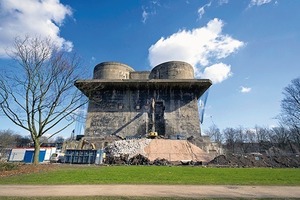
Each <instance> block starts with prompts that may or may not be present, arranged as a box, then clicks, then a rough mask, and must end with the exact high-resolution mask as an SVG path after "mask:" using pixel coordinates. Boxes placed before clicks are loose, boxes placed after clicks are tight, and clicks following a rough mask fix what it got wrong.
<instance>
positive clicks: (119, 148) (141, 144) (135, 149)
mask: <svg viewBox="0 0 300 200" xmlns="http://www.w3.org/2000/svg"><path fill="white" fill-rule="evenodd" d="M150 142H151V139H133V140H118V141H115V142H113V143H112V144H110V145H109V146H108V147H107V148H106V151H107V152H108V154H109V156H111V157H120V156H121V155H124V154H126V155H128V158H129V159H130V158H132V157H133V156H136V155H138V154H141V155H144V156H145V151H144V148H145V147H146V146H147V145H149V143H150Z"/></svg>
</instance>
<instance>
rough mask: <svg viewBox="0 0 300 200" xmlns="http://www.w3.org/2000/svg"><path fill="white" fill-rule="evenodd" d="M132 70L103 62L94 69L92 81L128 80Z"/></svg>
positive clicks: (113, 63) (114, 63)
mask: <svg viewBox="0 0 300 200" xmlns="http://www.w3.org/2000/svg"><path fill="white" fill-rule="evenodd" d="M133 71H134V69H132V68H131V67H129V66H128V65H125V64H123V63H118V62H103V63H100V64H98V65H96V67H95V68H94V79H129V74H130V72H133Z"/></svg>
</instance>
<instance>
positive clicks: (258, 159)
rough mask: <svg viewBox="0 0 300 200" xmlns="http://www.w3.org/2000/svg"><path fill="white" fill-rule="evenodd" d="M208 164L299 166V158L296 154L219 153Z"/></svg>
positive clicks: (226, 165) (225, 165)
mask: <svg viewBox="0 0 300 200" xmlns="http://www.w3.org/2000/svg"><path fill="white" fill-rule="evenodd" d="M207 165H208V166H224V167H278V168H280V167H295V168H298V167H300V158H299V157H296V156H283V155H278V156H266V155H262V154H250V155H235V154H230V155H226V156H225V155H220V156H217V157H215V158H214V159H213V160H212V161H210V162H208V164H207Z"/></svg>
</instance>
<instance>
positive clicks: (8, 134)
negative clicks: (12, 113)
mask: <svg viewBox="0 0 300 200" xmlns="http://www.w3.org/2000/svg"><path fill="white" fill-rule="evenodd" d="M19 137H21V136H20V135H18V134H17V133H15V132H14V131H12V130H9V129H8V130H0V149H1V148H13V147H16V146H17V139H18V138H19Z"/></svg>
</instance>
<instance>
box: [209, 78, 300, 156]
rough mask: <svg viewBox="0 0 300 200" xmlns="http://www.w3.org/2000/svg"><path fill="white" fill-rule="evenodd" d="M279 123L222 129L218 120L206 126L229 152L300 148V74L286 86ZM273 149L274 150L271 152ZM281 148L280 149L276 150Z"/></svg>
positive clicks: (291, 150)
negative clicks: (217, 123)
mask: <svg viewBox="0 0 300 200" xmlns="http://www.w3.org/2000/svg"><path fill="white" fill-rule="evenodd" d="M283 96H284V98H283V99H282V101H281V113H280V114H279V115H278V116H277V118H278V126H276V127H273V128H265V127H260V126H256V127H254V128H252V129H246V128H243V127H238V128H225V129H224V130H222V131H220V129H219V128H218V127H217V126H216V125H215V124H214V125H212V126H211V127H209V129H208V130H206V134H207V135H209V136H210V138H211V140H212V141H214V142H217V143H220V144H222V145H223V146H224V147H225V149H226V151H227V152H228V153H241V154H243V153H250V152H265V151H267V150H268V151H269V153H277V154H278V153H293V154H299V151H300V77H298V78H296V79H294V80H292V81H291V83H290V84H289V85H288V86H287V87H285V88H284V90H283ZM271 151H273V152H271ZM275 151H277V152H275Z"/></svg>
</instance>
